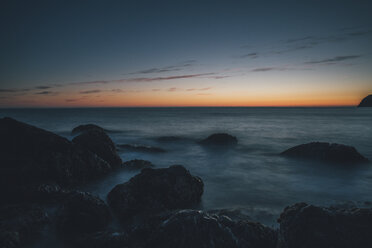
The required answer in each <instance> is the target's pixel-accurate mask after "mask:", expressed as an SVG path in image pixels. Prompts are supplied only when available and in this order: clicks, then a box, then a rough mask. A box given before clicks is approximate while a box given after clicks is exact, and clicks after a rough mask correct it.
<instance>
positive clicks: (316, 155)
mask: <svg viewBox="0 0 372 248" xmlns="http://www.w3.org/2000/svg"><path fill="white" fill-rule="evenodd" d="M281 155H283V156H286V157H293V158H300V159H311V160H320V161H324V162H330V163H340V164H353V163H366V162H368V159H367V158H365V157H363V156H362V155H361V154H360V153H359V152H358V151H357V150H356V149H355V148H354V147H352V146H346V145H341V144H331V143H326V142H312V143H307V144H302V145H298V146H295V147H292V148H290V149H288V150H286V151H284V152H282V153H281Z"/></svg>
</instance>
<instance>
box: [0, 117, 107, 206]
mask: <svg viewBox="0 0 372 248" xmlns="http://www.w3.org/2000/svg"><path fill="white" fill-rule="evenodd" d="M0 137H1V139H0V193H1V195H2V197H4V199H6V200H5V202H11V201H18V200H20V199H19V198H20V195H19V194H20V192H23V191H24V189H25V188H26V189H27V188H28V187H29V186H30V185H40V184H43V183H56V184H59V185H62V186H66V185H74V184H78V183H84V182H87V181H90V180H93V179H97V178H100V177H102V176H103V175H106V174H107V173H108V172H109V171H110V170H111V167H110V165H109V164H107V162H105V161H104V160H102V159H101V158H99V157H98V156H97V155H95V154H93V153H92V152H90V151H89V150H87V149H85V148H82V147H80V146H77V145H75V144H74V143H72V142H70V141H69V140H67V139H65V138H63V137H61V136H59V135H56V134H54V133H51V132H48V131H45V130H43V129H40V128H37V127H34V126H31V125H28V124H25V123H22V122H19V121H16V120H14V119H11V118H2V119H0Z"/></svg>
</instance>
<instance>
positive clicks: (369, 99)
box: [358, 95, 372, 107]
mask: <svg viewBox="0 0 372 248" xmlns="http://www.w3.org/2000/svg"><path fill="white" fill-rule="evenodd" d="M358 107H372V95H369V96H366V97H365V98H364V99H363V100H362V101H361V102H360V104H359V105H358Z"/></svg>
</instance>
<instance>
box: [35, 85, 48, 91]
mask: <svg viewBox="0 0 372 248" xmlns="http://www.w3.org/2000/svg"><path fill="white" fill-rule="evenodd" d="M50 88H52V87H50V86H44V85H42V86H36V87H35V89H38V90H46V89H50Z"/></svg>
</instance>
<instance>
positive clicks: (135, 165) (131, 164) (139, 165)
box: [122, 159, 154, 170]
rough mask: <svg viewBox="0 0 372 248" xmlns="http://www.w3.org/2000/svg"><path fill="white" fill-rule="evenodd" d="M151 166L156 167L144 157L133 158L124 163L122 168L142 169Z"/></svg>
mask: <svg viewBox="0 0 372 248" xmlns="http://www.w3.org/2000/svg"><path fill="white" fill-rule="evenodd" d="M151 167H154V165H153V164H152V163H151V162H150V161H147V160H142V159H133V160H130V161H126V162H124V163H123V164H122V168H123V169H126V170H142V169H145V168H151Z"/></svg>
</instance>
